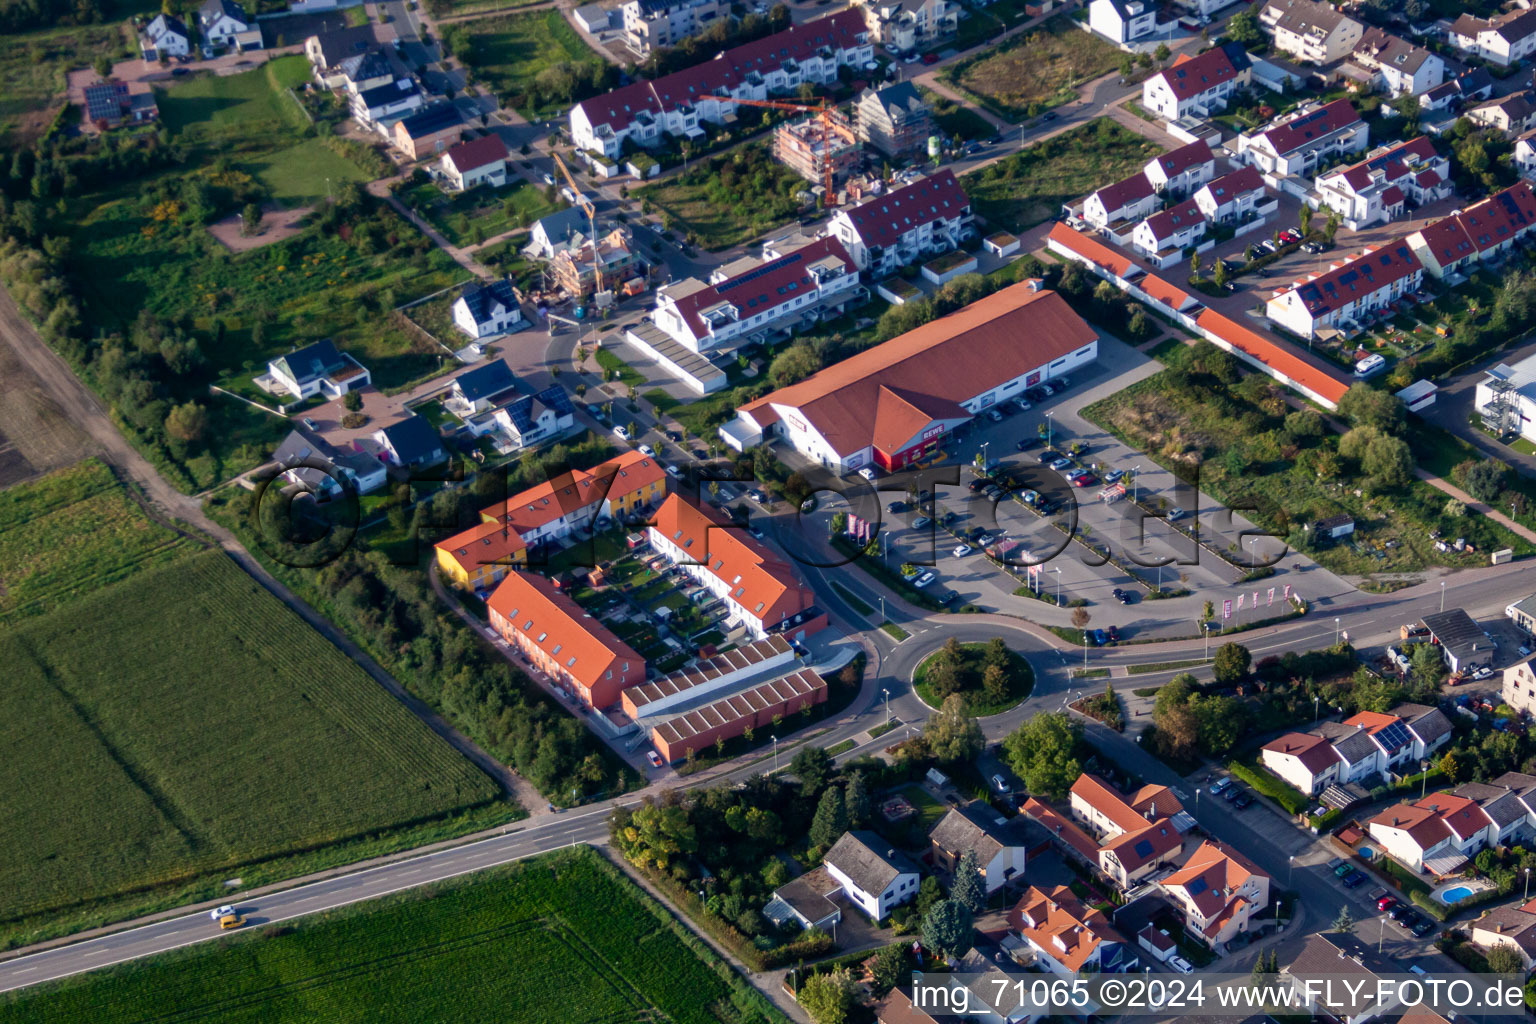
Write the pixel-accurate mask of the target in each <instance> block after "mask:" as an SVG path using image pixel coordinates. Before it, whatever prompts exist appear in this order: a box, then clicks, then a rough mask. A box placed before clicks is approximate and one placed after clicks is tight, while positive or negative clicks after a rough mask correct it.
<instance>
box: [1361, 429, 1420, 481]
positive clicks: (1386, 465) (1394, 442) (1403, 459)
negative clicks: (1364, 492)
mask: <svg viewBox="0 0 1536 1024" xmlns="http://www.w3.org/2000/svg"><path fill="white" fill-rule="evenodd" d="M1360 468H1361V469H1362V470H1363V471H1364V472H1365V474H1366V476H1368V477H1370V480H1371V484H1372V485H1373V486H1375V487H1376V488H1378V489H1385V488H1393V487H1402V486H1403V485H1404V484H1406V483H1407V482H1408V480H1409V478H1410V477H1412V476H1413V451H1412V450H1411V449H1410V448H1409V447H1408V442H1406V441H1404V440H1403V439H1402V438H1400V437H1378V438H1376V439H1375V440H1374V441H1372V442H1371V443H1370V444H1368V445H1366V448H1365V455H1364V456H1363V457H1362V458H1361V459H1360Z"/></svg>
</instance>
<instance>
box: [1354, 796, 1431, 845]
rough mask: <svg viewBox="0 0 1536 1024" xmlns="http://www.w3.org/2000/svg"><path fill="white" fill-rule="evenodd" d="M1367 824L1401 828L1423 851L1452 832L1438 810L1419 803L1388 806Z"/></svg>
mask: <svg viewBox="0 0 1536 1024" xmlns="http://www.w3.org/2000/svg"><path fill="white" fill-rule="evenodd" d="M1367 824H1370V825H1381V826H1382V827H1384V828H1395V829H1401V830H1402V831H1404V832H1406V833H1407V834H1408V838H1410V839H1412V840H1413V841H1414V843H1415V844H1416V845H1417V846H1418V848H1419V849H1420V850H1421V851H1422V850H1427V849H1429V848H1430V847H1431V846H1434V845H1435V844H1436V843H1438V842H1440V841H1441V840H1442V839H1445V838H1446V837H1447V836H1449V835H1450V834H1451V830H1450V829H1449V828H1447V827H1446V824H1445V822H1444V821H1443V820H1442V819H1441V817H1440V814H1439V812H1438V811H1436V810H1435V809H1434V808H1433V807H1423V806H1419V805H1417V804H1398V805H1397V806H1395V807H1388V808H1387V809H1386V810H1384V811H1382V812H1381V813H1380V814H1378V815H1376V817H1374V818H1372V819H1371V820H1370V821H1369V822H1368V823H1367Z"/></svg>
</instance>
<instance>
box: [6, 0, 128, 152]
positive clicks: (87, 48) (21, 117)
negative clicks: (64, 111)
mask: <svg viewBox="0 0 1536 1024" xmlns="http://www.w3.org/2000/svg"><path fill="white" fill-rule="evenodd" d="M131 6H139V7H142V6H143V5H142V4H136V5H131ZM128 13H129V12H128V11H127V10H123V9H118V10H116V11H114V15H115V17H118V18H121V17H126V16H127V14H128ZM101 54H106V55H108V56H110V57H112V58H114V59H117V58H121V57H126V56H128V55H129V48H128V36H127V34H126V32H125V31H124V28H123V23H122V21H119V20H113V21H111V22H108V23H107V24H104V25H78V26H69V27H61V28H50V29H42V30H39V31H36V32H17V33H8V34H0V144H3V145H5V146H6V147H7V148H10V147H12V146H14V145H17V144H24V143H27V142H30V141H31V140H33V139H35V138H37V137H38V136H39V135H41V134H42V133H43V132H44V130H46V129H47V127H48V125H49V123H50V122H52V120H53V117H54V114H55V113H56V112H57V111H58V109H59V108H60V107H61V106H63V103H64V89H65V83H64V73H65V72H66V71H68V70H69V69H70V68H79V67H88V66H90V64H91V62H92V61H94V60H95V59H96V58H97V57H98V56H100V55H101Z"/></svg>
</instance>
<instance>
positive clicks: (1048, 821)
mask: <svg viewBox="0 0 1536 1024" xmlns="http://www.w3.org/2000/svg"><path fill="white" fill-rule="evenodd" d="M1019 812H1020V813H1021V814H1024V815H1027V816H1028V817H1030V818H1032V819H1033V820H1035V821H1037V822H1039V823H1040V824H1041V825H1042V826H1044V827H1045V830H1046V831H1047V832H1049V833H1050V834H1051V835H1052V836H1053V837H1054V838H1055V839H1057V840H1059V841H1060V842H1063V843H1066V844H1067V845H1068V846H1070V847H1072V849H1073V850H1075V851H1077V853H1078V855H1079V856H1081V857H1083V858H1085V859H1086V860H1088V861H1090V862H1093V863H1097V862H1098V858H1099V844H1098V843H1096V842H1094V841H1093V837H1092V836H1090V835H1088V833H1086V832H1084V831H1083V830H1082V829H1080V828H1078V827H1077V826H1076V825H1075V824H1073V823H1072V822H1071V821H1069V820H1068V819H1067V818H1064V817H1062V815H1060V814H1059V813H1057V811H1056V809H1055V808H1053V807H1051V806H1050V805H1049V804H1043V803H1041V802H1040V801H1039V800H1036V799H1035V798H1034V797H1030V798H1029V799H1028V800H1025V801H1024V805H1023V806H1022V807H1020V808H1019Z"/></svg>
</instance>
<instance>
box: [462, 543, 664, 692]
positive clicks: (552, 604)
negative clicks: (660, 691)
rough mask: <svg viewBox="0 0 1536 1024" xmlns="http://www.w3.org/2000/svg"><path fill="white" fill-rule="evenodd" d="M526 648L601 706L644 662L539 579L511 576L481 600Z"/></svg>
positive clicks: (639, 675) (641, 672) (641, 673)
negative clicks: (545, 659)
mask: <svg viewBox="0 0 1536 1024" xmlns="http://www.w3.org/2000/svg"><path fill="white" fill-rule="evenodd" d="M486 604H487V605H488V606H489V608H490V610H491V612H492V614H493V617H500V619H501V620H502V621H504V622H506V623H507V624H508V625H509V626H510V627H511V628H512V629H513V630H515V631H516V632H517V633H519V634H521V635H522V636H523V637H524V638H526V640H527V641H528V643H529V644H531V645H532V646H534V647H537V648H538V649H539V650H541V651H543V652H544V654H545V655H547V656H548V658H549V660H550V661H552V662H553V663H554V664H556V665H558V666H559V667H560V669H561V670H562V671H564V672H566V673H567V674H569V675H570V676H571V678H573V679H575V680H576V681H578V682H580V683H582V684H583V685H585V686H586V687H587V688H588V689H589V690H591V691H592V706H593V707H606V706H607V705H609V704H611V703H613V702H614V701H615V700H617V699H618V697H619V693H620V691H622V690H623V689H624V687H626V686H631V685H633V684H634V683H636V682H639V681H640V680H643V679H644V678H645V660H644V659H643V658H641V657H640V655H638V654H636V653H635V652H634V651H633V650H632V649H631V648H630V646H629V645H628V644H626V643H625V642H624V641H622V640H620V639H619V638H618V637H616V636H614V635H613V633H612V632H610V631H609V629H608V628H607V627H606V626H604V625H603V624H602V623H601V622H599V621H597V619H595V618H593V617H592V616H591V615H590V614H588V613H587V612H586V611H584V610H583V609H582V607H581V606H580V605H578V604H577V603H576V602H575V601H572V600H571V599H570V598H569V597H567V596H566V595H565V594H563V593H561V592H560V591H559V590H558V589H556V587H555V585H554V583H552V582H550V581H549V580H548V579H546V578H544V577H543V576H539V575H537V574H535V573H528V572H513V573H511V574H509V575H508V576H507V578H506V579H504V580H502V581H501V586H499V587H497V588H496V592H495V593H493V594H492V595H491V597H490V600H489V601H487V602H486Z"/></svg>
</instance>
